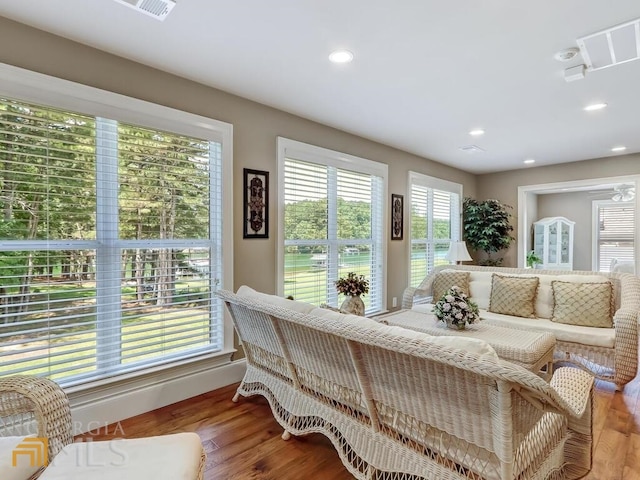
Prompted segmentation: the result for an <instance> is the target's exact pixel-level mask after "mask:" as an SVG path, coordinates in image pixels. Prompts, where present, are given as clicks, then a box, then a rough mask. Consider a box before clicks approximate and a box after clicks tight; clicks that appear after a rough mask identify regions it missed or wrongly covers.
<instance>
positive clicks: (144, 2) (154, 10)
mask: <svg viewBox="0 0 640 480" xmlns="http://www.w3.org/2000/svg"><path fill="white" fill-rule="evenodd" d="M115 1H116V2H118V3H121V4H123V5H127V6H129V7H131V8H133V9H135V10H137V11H139V12H141V13H144V14H145V15H149V16H150V17H153V18H156V19H158V20H160V21H162V20H164V19H165V18H166V17H167V15H169V12H171V10H172V9H173V7H175V6H176V2H174V1H173V0H115Z"/></svg>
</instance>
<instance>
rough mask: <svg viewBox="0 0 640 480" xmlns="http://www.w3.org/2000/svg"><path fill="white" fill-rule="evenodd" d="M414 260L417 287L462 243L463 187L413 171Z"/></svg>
mask: <svg viewBox="0 0 640 480" xmlns="http://www.w3.org/2000/svg"><path fill="white" fill-rule="evenodd" d="M409 186H410V189H411V192H410V203H409V208H410V211H411V216H410V231H411V261H410V269H409V275H410V278H409V284H410V286H412V287H416V286H418V285H419V284H420V282H422V280H424V277H426V276H427V274H428V273H429V272H430V271H431V270H432V269H433V268H434V267H436V266H438V265H443V264H447V263H449V261H448V260H446V259H445V256H446V254H447V251H448V250H449V245H450V244H451V242H452V241H457V240H460V202H461V198H462V185H459V184H457V183H452V182H447V181H445V180H441V179H439V178H434V177H429V176H427V175H422V174H420V173H416V172H409Z"/></svg>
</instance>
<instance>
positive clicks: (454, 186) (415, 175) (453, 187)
mask: <svg viewBox="0 0 640 480" xmlns="http://www.w3.org/2000/svg"><path fill="white" fill-rule="evenodd" d="M414 185H418V186H421V187H424V188H428V189H432V190H439V191H442V192H448V193H452V194H456V195H458V222H457V232H454V233H455V234H457V235H452V238H450V239H449V241H450V242H451V241H459V240H462V203H463V186H462V184H460V183H456V182H451V181H449V180H443V179H441V178H437V177H432V176H430V175H425V174H424V173H419V172H415V171H411V170H410V171H409V175H408V183H407V190H408V195H407V196H408V199H409V201H408V202H407V203H408V210H407V211H408V214H407V217H408V225H407V226H408V232H409V236H408V238H409V246H408V248H407V250H408V257H407V267H408V268H407V270H408V271H407V285H409V286H411V285H412V278H411V277H412V276H411V271H412V268H411V262H412V251H413V244H414V239H413V222H412V215H411V211H412V201H413V195H412V194H413V186H414ZM430 214H431V215H432V214H433V212H430ZM449 214H450V217H451V216H452V214H451V212H449ZM431 240H432V241H433V239H431ZM425 242H426V243H428V242H429V239H428V238H427V239H425ZM450 263H451V262H450ZM432 269H433V267H432ZM427 270H428V271H427V272H425V277H426V276H427V275H428V274H429V273H430V271H431V270H429V265H428V264H427Z"/></svg>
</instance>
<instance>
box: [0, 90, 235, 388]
mask: <svg viewBox="0 0 640 480" xmlns="http://www.w3.org/2000/svg"><path fill="white" fill-rule="evenodd" d="M0 179H2V182H1V183H0V207H1V209H2V211H3V213H4V216H3V219H2V220H0V285H1V287H0V375H11V374H18V373H27V374H35V375H43V376H47V377H50V378H53V379H55V380H56V381H58V382H59V383H61V384H63V385H71V384H78V383H82V382H86V381H90V380H96V379H102V378H107V377H112V376H114V375H119V374H122V373H126V372H130V371H134V370H139V369H142V368H147V367H149V366H153V365H159V364H165V363H168V362H171V361H174V360H177V359H185V358H188V357H193V356H196V355H201V354H204V353H212V352H216V351H220V350H221V349H222V347H223V317H222V306H221V303H220V302H219V301H214V299H213V298H212V291H214V290H215V289H216V288H217V285H218V284H219V283H220V281H221V279H222V273H223V272H222V229H221V226H222V143H220V141H217V140H215V141H214V140H211V139H205V138H195V137H190V136H185V135H181V134H175V133H169V132H165V131H160V130H155V129H150V128H146V127H140V126H136V125H132V124H125V123H118V122H117V121H116V120H111V119H106V118H101V117H94V116H89V115H81V114H76V113H72V112H68V111H65V110H57V109H53V108H49V107H42V106H38V105H33V104H29V103H26V102H23V101H17V100H12V99H8V98H4V99H0Z"/></svg>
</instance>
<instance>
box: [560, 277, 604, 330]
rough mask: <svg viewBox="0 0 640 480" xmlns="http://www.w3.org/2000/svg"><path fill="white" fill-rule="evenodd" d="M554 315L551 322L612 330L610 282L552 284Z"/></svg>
mask: <svg viewBox="0 0 640 480" xmlns="http://www.w3.org/2000/svg"><path fill="white" fill-rule="evenodd" d="M551 290H552V291H553V301H554V306H553V315H552V316H551V321H553V322H558V323H566V324H567V325H582V326H584V327H599V328H611V327H613V311H612V310H613V309H612V307H611V298H612V293H613V286H612V285H611V282H601V283H578V282H562V281H559V280H554V281H552V282H551Z"/></svg>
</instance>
